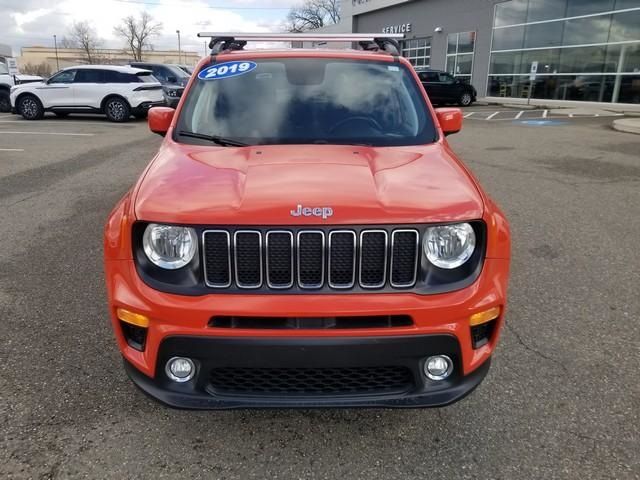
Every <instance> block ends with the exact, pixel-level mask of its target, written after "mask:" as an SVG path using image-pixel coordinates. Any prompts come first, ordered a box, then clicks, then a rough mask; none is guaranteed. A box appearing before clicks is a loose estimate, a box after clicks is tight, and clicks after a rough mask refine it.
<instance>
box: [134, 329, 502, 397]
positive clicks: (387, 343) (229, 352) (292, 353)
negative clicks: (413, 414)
mask: <svg viewBox="0 0 640 480" xmlns="http://www.w3.org/2000/svg"><path fill="white" fill-rule="evenodd" d="M433 354H446V355H448V356H449V357H450V358H451V359H452V360H453V362H454V365H455V367H454V372H453V374H452V375H451V376H450V377H449V378H447V379H446V380H442V381H438V382H436V381H433V380H429V379H428V378H426V376H425V375H424V374H423V373H422V369H423V364H424V361H425V359H426V357H428V356H430V355H433ZM175 356H185V357H189V358H191V359H192V360H193V361H194V363H195V364H196V371H197V373H196V375H195V376H194V378H193V379H192V380H190V381H189V382H186V383H175V382H172V381H171V380H169V378H168V377H167V376H166V374H165V373H164V366H165V364H166V362H167V361H168V360H169V359H170V358H172V357H175ZM489 365H490V358H489V359H487V360H485V361H484V362H483V363H482V365H480V366H479V367H478V368H476V369H475V370H474V371H473V372H471V373H470V374H468V375H463V374H462V368H461V367H462V362H461V351H460V346H459V343H458V341H457V339H456V337H454V336H453V335H420V336H416V335H409V336H399V337H343V338H246V337H244V338H243V337H235V338H213V337H188V336H176V337H168V338H166V339H165V340H164V341H163V342H162V344H161V345H160V350H159V358H158V363H157V367H156V372H155V377H154V378H150V377H148V376H146V375H144V374H143V373H142V372H140V371H139V370H137V369H136V368H135V367H134V366H133V365H132V364H131V363H129V362H127V361H126V360H125V368H126V371H127V373H128V374H129V376H130V377H131V379H132V380H133V382H134V383H135V384H136V385H137V386H138V387H139V388H141V389H142V390H143V391H144V392H145V393H147V394H148V395H150V396H152V397H153V398H155V399H157V400H159V401H161V402H163V403H165V404H167V405H169V406H172V407H177V408H189V409H228V408H247V407H249V408H264V407H285V408H308V407H439V406H444V405H448V404H450V403H452V402H455V401H457V400H460V399H461V398H463V397H464V396H466V395H467V394H469V393H470V392H471V391H472V390H473V389H475V388H476V387H477V386H478V385H479V384H480V382H481V381H482V379H483V378H484V376H485V375H486V374H487V372H488V370H489ZM292 367H295V368H292ZM227 368H232V369H234V371H235V372H237V371H243V372H251V373H250V375H264V376H271V377H273V375H274V374H273V373H268V372H285V373H283V374H282V375H286V376H287V378H284V379H281V378H280V377H278V378H277V379H276V380H275V382H274V385H275V390H273V391H268V390H267V391H265V385H266V383H268V382H266V383H265V382H260V383H261V387H262V389H257V388H256V390H255V391H252V390H251V389H249V390H247V389H242V388H241V387H240V388H239V387H238V384H237V383H235V382H231V383H225V381H224V380H221V379H220V378H219V377H215V376H214V375H212V373H213V372H216V371H222V370H224V369H227ZM358 369H360V370H361V371H362V370H363V369H364V370H365V371H367V372H373V374H374V375H375V371H376V370H377V369H378V370H379V371H388V369H396V370H398V369H400V371H406V377H405V378H404V379H403V380H402V381H401V382H400V383H396V384H395V386H394V388H390V389H389V388H382V387H379V386H378V385H377V384H375V382H373V381H372V382H369V383H367V379H366V378H361V377H358V378H357V379H355V380H353V381H351V379H350V378H348V377H349V375H350V373H344V372H357V371H358ZM385 369H387V370H385ZM296 371H297V372H303V371H307V372H309V371H312V372H329V373H327V374H325V376H323V377H322V379H321V381H322V382H323V384H330V385H332V387H330V388H329V389H328V391H326V392H320V393H319V392H317V391H316V392H314V393H312V394H310V393H306V392H299V391H298V392H287V393H286V394H285V393H282V392H281V391H279V390H278V386H281V383H278V382H280V381H284V382H285V383H295V382H296V377H295V376H296V375H300V374H297V373H295V372H296ZM263 372H264V373H263ZM291 372H294V373H291ZM320 375H322V373H320ZM327 375H329V377H327ZM356 375H357V374H356ZM298 381H301V380H299V379H298ZM304 381H308V379H307V378H305V380H304ZM363 382H364V383H365V384H366V385H363ZM269 385H271V383H269ZM341 385H349V386H350V389H349V390H341ZM354 385H357V386H358V388H354Z"/></svg>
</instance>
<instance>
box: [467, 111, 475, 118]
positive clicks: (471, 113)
mask: <svg viewBox="0 0 640 480" xmlns="http://www.w3.org/2000/svg"><path fill="white" fill-rule="evenodd" d="M474 113H476V112H470V113H467V114H466V115H465V116H464V118H469V117H470V116H471V115H473V114H474Z"/></svg>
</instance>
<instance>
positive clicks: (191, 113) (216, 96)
mask: <svg viewBox="0 0 640 480" xmlns="http://www.w3.org/2000/svg"><path fill="white" fill-rule="evenodd" d="M242 62H243V63H240V62H232V63H237V64H239V65H236V66H235V67H236V69H233V68H230V69H229V70H230V71H235V72H236V73H235V74H234V75H226V76H225V75H222V72H223V69H224V71H226V67H222V66H221V67H220V75H218V77H214V79H202V78H198V79H197V81H196V82H195V83H194V85H193V87H192V88H191V89H190V90H189V94H188V96H187V98H186V99H185V103H184V106H183V108H182V111H181V114H180V118H179V119H178V123H177V128H176V134H175V137H174V139H175V140H176V141H180V142H183V143H197V144H202V143H203V142H206V140H205V139H204V136H208V137H217V138H225V139H230V140H235V141H236V142H241V143H244V144H248V145H263V144H286V143H288V144H303V143H326V144H364V145H371V146H395V145H419V144H426V143H432V142H434V141H435V139H436V131H435V127H434V125H433V121H432V119H431V115H430V113H429V111H428V109H427V106H426V103H425V101H424V98H423V96H422V94H421V92H420V90H419V88H421V87H419V85H418V84H417V83H416V82H415V81H414V78H413V76H412V75H411V73H410V71H409V70H408V69H407V68H406V67H405V66H403V65H402V64H400V63H390V62H373V61H358V60H342V59H308V58H293V59H271V58H270V59H259V60H256V61H255V68H249V67H248V66H247V65H249V64H251V62H250V61H248V60H246V61H245V60H243V61H242ZM247 62H248V63H247ZM229 65H231V64H229ZM205 70H209V69H205ZM205 70H203V71H202V72H200V74H199V77H202V76H204V75H205V74H206V73H207V72H206V71H205ZM210 76H211V75H210ZM180 132H185V133H191V134H198V135H201V136H202V138H194V137H193V135H191V136H187V135H181V134H180Z"/></svg>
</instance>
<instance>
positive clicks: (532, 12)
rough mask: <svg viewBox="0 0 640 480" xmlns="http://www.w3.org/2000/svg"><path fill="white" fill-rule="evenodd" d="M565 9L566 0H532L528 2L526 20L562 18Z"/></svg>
mask: <svg viewBox="0 0 640 480" xmlns="http://www.w3.org/2000/svg"><path fill="white" fill-rule="evenodd" d="M566 10H567V0H534V1H530V2H529V9H528V10H527V22H538V21H541V20H551V19H553V18H562V17H564V13H565V11H566Z"/></svg>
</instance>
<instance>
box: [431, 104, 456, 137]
mask: <svg viewBox="0 0 640 480" xmlns="http://www.w3.org/2000/svg"><path fill="white" fill-rule="evenodd" d="M436 117H437V118H438V123H439V124H440V128H442V131H443V133H444V136H445V137H446V136H447V135H451V134H452V133H458V132H459V131H460V130H462V110H460V109H459V108H436Z"/></svg>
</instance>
